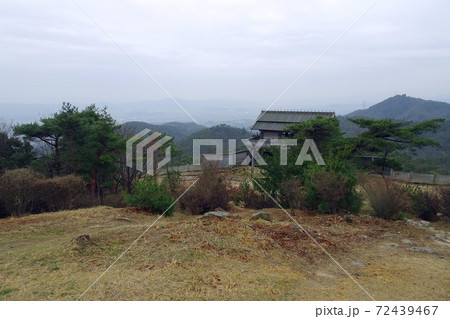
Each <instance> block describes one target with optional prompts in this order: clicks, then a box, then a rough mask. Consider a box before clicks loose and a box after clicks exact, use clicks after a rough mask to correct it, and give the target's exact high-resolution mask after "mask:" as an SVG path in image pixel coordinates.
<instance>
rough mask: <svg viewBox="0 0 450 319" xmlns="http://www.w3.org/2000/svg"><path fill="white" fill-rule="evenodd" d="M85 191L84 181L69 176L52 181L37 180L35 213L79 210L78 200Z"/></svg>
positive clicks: (34, 192) (34, 189)
mask: <svg viewBox="0 0 450 319" xmlns="http://www.w3.org/2000/svg"><path fill="white" fill-rule="evenodd" d="M84 190H85V185H84V182H83V179H82V178H81V177H79V176H74V175H67V176H62V177H55V178H52V179H41V180H37V181H36V182H35V183H34V185H33V196H34V202H33V207H32V210H31V211H32V212H33V213H42V212H51V211H58V210H62V209H73V208H78V207H77V206H76V203H77V199H78V198H79V197H82V195H83V193H84Z"/></svg>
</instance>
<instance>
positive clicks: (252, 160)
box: [250, 150, 255, 177]
mask: <svg viewBox="0 0 450 319" xmlns="http://www.w3.org/2000/svg"><path fill="white" fill-rule="evenodd" d="M254 153H255V151H254V150H252V151H251V152H250V157H251V163H252V170H251V177H253V172H254V170H255V168H254V167H255V163H254V160H255V157H254V156H253V155H254Z"/></svg>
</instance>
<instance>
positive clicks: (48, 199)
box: [0, 168, 85, 216]
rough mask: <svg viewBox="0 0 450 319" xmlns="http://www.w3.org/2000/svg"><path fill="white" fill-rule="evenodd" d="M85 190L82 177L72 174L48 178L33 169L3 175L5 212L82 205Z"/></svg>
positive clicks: (1, 193)
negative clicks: (81, 198) (80, 203)
mask: <svg viewBox="0 0 450 319" xmlns="http://www.w3.org/2000/svg"><path fill="white" fill-rule="evenodd" d="M84 190H85V186H84V182H83V180H82V179H81V177H76V176H73V175H69V176H63V177H56V178H53V179H45V178H44V177H43V176H42V175H41V174H39V173H36V172H35V171H33V170H31V169H27V168H20V169H15V170H9V171H6V172H5V173H4V174H3V175H2V176H0V202H1V206H2V210H3V213H2V215H3V216H5V215H10V216H21V215H23V214H25V213H41V212H49V211H57V210H62V209H71V208H78V204H77V203H79V202H81V200H80V197H82V195H83V193H84Z"/></svg>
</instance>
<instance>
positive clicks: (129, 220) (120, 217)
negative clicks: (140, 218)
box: [116, 216, 132, 222]
mask: <svg viewBox="0 0 450 319" xmlns="http://www.w3.org/2000/svg"><path fill="white" fill-rule="evenodd" d="M116 220H125V221H127V222H131V221H132V220H131V219H130V218H128V217H122V216H119V217H117V218H116Z"/></svg>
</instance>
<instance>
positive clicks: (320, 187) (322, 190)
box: [304, 162, 362, 214]
mask: <svg viewBox="0 0 450 319" xmlns="http://www.w3.org/2000/svg"><path fill="white" fill-rule="evenodd" d="M306 176H307V179H306V194H305V196H304V200H305V204H306V206H307V207H309V208H310V209H318V210H319V211H321V212H323V213H332V214H337V213H339V212H341V211H344V212H349V213H351V214H358V213H359V211H360V210H361V206H362V199H361V196H360V195H359V194H358V193H357V192H356V176H355V175H354V174H353V173H351V172H350V171H348V170H347V169H346V168H345V166H343V165H340V164H339V163H338V162H335V163H334V165H333V164H332V165H331V166H326V167H318V166H314V167H311V168H309V169H308V171H307V175H306Z"/></svg>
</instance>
